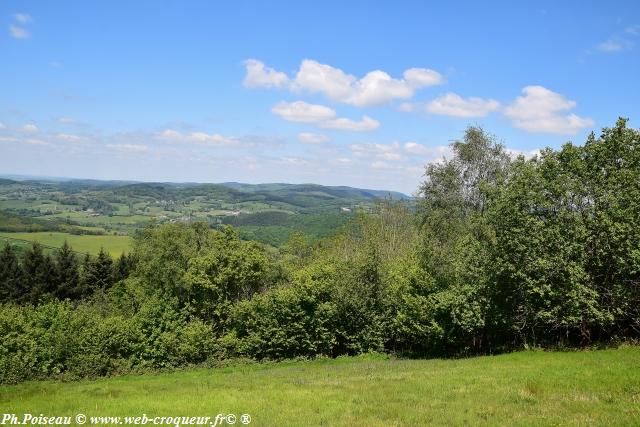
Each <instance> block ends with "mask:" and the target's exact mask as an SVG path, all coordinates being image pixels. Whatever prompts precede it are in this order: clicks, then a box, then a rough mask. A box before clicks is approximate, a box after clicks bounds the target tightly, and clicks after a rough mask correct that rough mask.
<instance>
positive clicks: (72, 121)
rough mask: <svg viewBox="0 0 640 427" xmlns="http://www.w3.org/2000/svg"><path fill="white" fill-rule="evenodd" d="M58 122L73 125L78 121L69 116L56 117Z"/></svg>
mask: <svg viewBox="0 0 640 427" xmlns="http://www.w3.org/2000/svg"><path fill="white" fill-rule="evenodd" d="M57 120H58V123H62V124H63V125H73V124H76V123H78V122H77V121H76V120H75V119H73V118H71V117H58V119H57Z"/></svg>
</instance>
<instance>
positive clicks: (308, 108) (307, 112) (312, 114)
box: [271, 101, 336, 123]
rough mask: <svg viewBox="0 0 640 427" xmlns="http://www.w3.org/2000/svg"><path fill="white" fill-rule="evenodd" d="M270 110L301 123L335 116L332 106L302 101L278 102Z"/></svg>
mask: <svg viewBox="0 0 640 427" xmlns="http://www.w3.org/2000/svg"><path fill="white" fill-rule="evenodd" d="M271 112H273V113H274V114H276V115H278V116H280V117H282V118H283V119H285V120H287V121H290V122H302V123H317V122H321V121H325V120H329V119H332V118H334V117H335V116H336V112H335V111H334V110H333V109H332V108H329V107H325V106H324V105H317V104H309V103H307V102H303V101H296V102H284V101H282V102H279V103H277V104H276V105H274V106H273V108H271Z"/></svg>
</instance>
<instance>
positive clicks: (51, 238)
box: [0, 231, 133, 257]
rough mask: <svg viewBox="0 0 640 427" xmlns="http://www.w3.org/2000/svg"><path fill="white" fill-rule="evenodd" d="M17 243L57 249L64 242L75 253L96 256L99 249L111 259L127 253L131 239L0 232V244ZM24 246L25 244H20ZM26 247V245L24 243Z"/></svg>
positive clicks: (67, 234) (57, 233)
mask: <svg viewBox="0 0 640 427" xmlns="http://www.w3.org/2000/svg"><path fill="white" fill-rule="evenodd" d="M12 239H18V241H25V240H26V241H28V242H40V243H41V244H42V245H45V246H51V247H56V248H59V247H61V246H62V245H63V244H64V241H65V240H66V241H67V242H68V243H69V245H71V247H72V248H73V250H74V251H76V252H87V253H90V254H92V255H96V254H97V253H98V252H99V251H100V248H101V247H104V249H105V250H106V251H107V252H109V253H110V254H111V256H113V257H117V256H120V254H122V253H123V252H127V253H128V252H129V250H130V248H131V244H132V242H133V239H132V238H131V237H129V236H113V235H95V236H94V235H76V234H70V233H61V232H53V231H51V232H50V231H43V232H37V233H9V232H0V243H2V244H4V241H7V240H8V241H9V243H12V244H15V243H16V240H12ZM22 243H23V244H25V243H26V242H22ZM26 244H27V245H28V243H26Z"/></svg>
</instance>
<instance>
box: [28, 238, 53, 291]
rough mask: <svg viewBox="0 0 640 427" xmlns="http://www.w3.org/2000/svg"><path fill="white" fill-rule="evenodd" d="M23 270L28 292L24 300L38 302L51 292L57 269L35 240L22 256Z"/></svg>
mask: <svg viewBox="0 0 640 427" xmlns="http://www.w3.org/2000/svg"><path fill="white" fill-rule="evenodd" d="M22 271H23V273H24V283H25V288H26V292H25V295H24V298H22V300H23V301H25V302H26V301H28V302H32V303H37V302H38V300H40V298H41V297H42V296H44V295H46V294H49V293H51V291H52V284H53V282H54V277H53V276H54V274H55V269H54V266H53V261H52V260H51V257H50V256H45V255H44V252H43V251H42V246H41V245H40V244H39V243H37V242H34V243H33V245H31V248H29V250H28V251H26V252H25V253H24V255H23V257H22Z"/></svg>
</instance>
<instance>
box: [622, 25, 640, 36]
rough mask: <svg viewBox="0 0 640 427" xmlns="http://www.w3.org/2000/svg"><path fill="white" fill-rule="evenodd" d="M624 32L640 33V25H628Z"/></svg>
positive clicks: (637, 34) (635, 34)
mask: <svg viewBox="0 0 640 427" xmlns="http://www.w3.org/2000/svg"><path fill="white" fill-rule="evenodd" d="M624 32H625V33H627V34H631V35H634V36H639V35H640V25H632V26H631V27H627V28H625V29H624Z"/></svg>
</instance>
